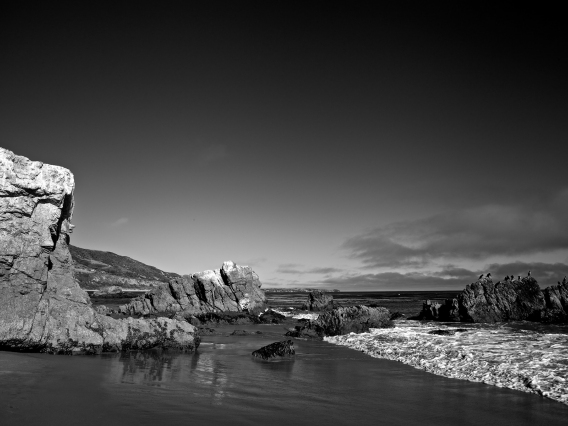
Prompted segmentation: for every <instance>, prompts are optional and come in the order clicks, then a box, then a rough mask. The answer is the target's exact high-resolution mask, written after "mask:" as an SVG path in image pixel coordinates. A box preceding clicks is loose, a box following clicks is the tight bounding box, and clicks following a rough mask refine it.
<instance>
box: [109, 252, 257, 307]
mask: <svg viewBox="0 0 568 426" xmlns="http://www.w3.org/2000/svg"><path fill="white" fill-rule="evenodd" d="M261 285H262V284H261V283H260V281H259V279H258V275H257V274H256V273H255V272H254V271H253V270H252V269H251V268H250V267H249V266H239V265H236V264H235V263H234V262H231V261H229V262H225V263H223V266H222V267H221V269H216V270H210V271H204V272H198V273H195V274H192V275H185V276H183V277H179V278H173V279H171V280H170V281H169V283H168V284H162V285H159V286H157V287H156V288H154V289H152V290H151V291H149V292H148V293H146V294H144V295H143V296H140V297H137V298H135V299H133V300H132V301H131V302H130V303H128V304H126V305H122V306H120V307H119V312H121V313H123V314H127V315H148V314H155V313H176V312H183V315H184V316H188V315H199V314H206V313H211V312H217V313H221V312H247V313H251V314H258V313H260V312H262V311H263V310H264V309H265V307H266V296H265V294H264V291H262V290H261V288H260V287H261Z"/></svg>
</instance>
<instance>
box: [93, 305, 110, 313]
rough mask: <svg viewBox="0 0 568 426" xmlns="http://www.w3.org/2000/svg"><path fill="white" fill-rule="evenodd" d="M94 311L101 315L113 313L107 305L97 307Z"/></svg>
mask: <svg viewBox="0 0 568 426" xmlns="http://www.w3.org/2000/svg"><path fill="white" fill-rule="evenodd" d="M93 309H94V310H95V312H96V313H98V314H101V315H106V314H110V313H111V309H109V308H108V306H105V305H98V306H95V307H94V308H93Z"/></svg>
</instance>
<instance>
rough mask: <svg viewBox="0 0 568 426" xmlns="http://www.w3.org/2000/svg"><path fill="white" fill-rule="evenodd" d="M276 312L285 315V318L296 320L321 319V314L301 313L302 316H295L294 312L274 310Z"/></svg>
mask: <svg viewBox="0 0 568 426" xmlns="http://www.w3.org/2000/svg"><path fill="white" fill-rule="evenodd" d="M272 310H273V311H274V312H276V313H278V314H280V315H284V316H285V317H292V318H294V319H309V320H315V319H317V318H318V317H319V314H316V313H301V314H294V313H293V312H286V311H280V310H278V309H272Z"/></svg>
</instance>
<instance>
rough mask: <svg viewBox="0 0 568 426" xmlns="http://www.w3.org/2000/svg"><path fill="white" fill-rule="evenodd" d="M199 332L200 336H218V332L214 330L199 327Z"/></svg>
mask: <svg viewBox="0 0 568 426" xmlns="http://www.w3.org/2000/svg"><path fill="white" fill-rule="evenodd" d="M197 330H198V331H199V335H201V336H212V335H214V334H217V330H215V329H214V328H209V327H198V328H197Z"/></svg>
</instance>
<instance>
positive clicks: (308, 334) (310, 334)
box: [284, 325, 323, 340]
mask: <svg viewBox="0 0 568 426" xmlns="http://www.w3.org/2000/svg"><path fill="white" fill-rule="evenodd" d="M284 335H285V336H287V337H295V338H297V339H314V340H321V339H322V337H323V336H320V335H319V334H318V333H317V332H316V331H315V330H313V329H311V328H308V327H306V326H303V325H297V326H296V327H294V328H291V329H289V330H288V331H287V332H286V334H284Z"/></svg>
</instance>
